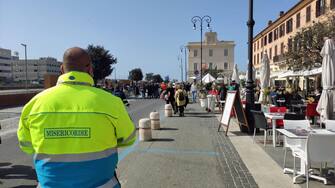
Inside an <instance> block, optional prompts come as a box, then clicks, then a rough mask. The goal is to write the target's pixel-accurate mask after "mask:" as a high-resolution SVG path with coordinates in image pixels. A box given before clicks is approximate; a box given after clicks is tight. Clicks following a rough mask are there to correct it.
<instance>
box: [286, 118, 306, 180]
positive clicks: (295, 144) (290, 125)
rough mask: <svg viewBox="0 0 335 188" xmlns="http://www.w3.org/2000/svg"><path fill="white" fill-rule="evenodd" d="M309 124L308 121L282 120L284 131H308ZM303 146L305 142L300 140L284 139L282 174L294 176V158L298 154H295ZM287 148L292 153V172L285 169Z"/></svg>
mask: <svg viewBox="0 0 335 188" xmlns="http://www.w3.org/2000/svg"><path fill="white" fill-rule="evenodd" d="M309 128H310V123H309V121H308V120H285V119H284V129H309ZM304 145H305V140H301V139H290V138H287V137H284V150H285V151H284V164H283V168H284V173H286V172H293V176H295V158H296V157H297V154H298V152H295V151H296V150H297V149H299V148H303V147H304ZM287 148H289V149H290V150H291V151H292V156H293V158H294V160H293V171H292V170H289V169H286V168H285V165H286V154H287Z"/></svg>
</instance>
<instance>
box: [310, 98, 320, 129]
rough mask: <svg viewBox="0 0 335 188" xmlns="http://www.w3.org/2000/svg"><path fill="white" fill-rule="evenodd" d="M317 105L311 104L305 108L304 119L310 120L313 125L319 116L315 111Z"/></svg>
mask: <svg viewBox="0 0 335 188" xmlns="http://www.w3.org/2000/svg"><path fill="white" fill-rule="evenodd" d="M317 105H318V103H311V104H307V107H306V117H307V118H308V119H310V118H312V119H313V123H314V125H316V121H317V119H316V118H317V117H319V116H320V114H319V113H318V112H317V111H316V107H317ZM320 127H321V126H320Z"/></svg>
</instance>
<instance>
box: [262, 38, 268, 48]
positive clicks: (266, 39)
mask: <svg viewBox="0 0 335 188" xmlns="http://www.w3.org/2000/svg"><path fill="white" fill-rule="evenodd" d="M263 41H264V46H266V45H267V43H268V36H265V37H264V40H263Z"/></svg>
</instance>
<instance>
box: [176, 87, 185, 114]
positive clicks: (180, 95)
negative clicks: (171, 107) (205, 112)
mask: <svg viewBox="0 0 335 188" xmlns="http://www.w3.org/2000/svg"><path fill="white" fill-rule="evenodd" d="M186 95H187V94H186V91H185V90H184V88H183V86H182V85H180V84H177V85H176V94H175V99H176V103H177V107H178V110H179V116H184V108H185V105H186Z"/></svg>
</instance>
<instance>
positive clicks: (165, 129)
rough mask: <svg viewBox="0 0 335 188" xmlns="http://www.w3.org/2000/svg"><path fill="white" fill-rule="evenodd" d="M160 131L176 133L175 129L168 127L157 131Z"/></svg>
mask: <svg viewBox="0 0 335 188" xmlns="http://www.w3.org/2000/svg"><path fill="white" fill-rule="evenodd" d="M159 130H160V131H178V130H179V129H177V128H170V127H162V128H160V129H159Z"/></svg>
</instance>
